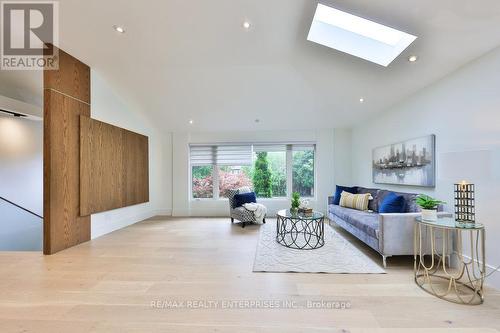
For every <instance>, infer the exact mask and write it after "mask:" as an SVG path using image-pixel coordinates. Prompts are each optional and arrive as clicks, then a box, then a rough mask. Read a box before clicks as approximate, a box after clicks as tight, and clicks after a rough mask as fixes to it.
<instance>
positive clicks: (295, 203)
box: [290, 192, 300, 214]
mask: <svg viewBox="0 0 500 333" xmlns="http://www.w3.org/2000/svg"><path fill="white" fill-rule="evenodd" d="M299 207H300V194H299V192H293V193H292V208H290V212H291V213H292V214H296V213H297V212H298V211H299Z"/></svg>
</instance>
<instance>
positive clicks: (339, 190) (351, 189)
mask: <svg viewBox="0 0 500 333" xmlns="http://www.w3.org/2000/svg"><path fill="white" fill-rule="evenodd" d="M344 191H345V192H348V193H352V194H356V193H357V192H358V188H357V187H347V186H340V185H337V187H336V188H335V194H334V196H333V204H334V205H338V204H340V197H341V195H342V192H344Z"/></svg>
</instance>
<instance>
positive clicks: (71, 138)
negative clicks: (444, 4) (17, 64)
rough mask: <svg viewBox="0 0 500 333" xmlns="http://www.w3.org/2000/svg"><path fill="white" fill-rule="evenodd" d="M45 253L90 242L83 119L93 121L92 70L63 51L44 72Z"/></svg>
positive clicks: (60, 51)
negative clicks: (84, 206)
mask: <svg viewBox="0 0 500 333" xmlns="http://www.w3.org/2000/svg"><path fill="white" fill-rule="evenodd" d="M43 112H44V153H43V155H44V156H43V162H44V166H43V169H44V195H43V197H44V198H43V200H44V253H45V254H53V253H55V252H58V251H61V250H64V249H66V248H69V247H72V246H74V245H77V244H80V243H83V242H86V241H88V240H90V217H89V216H87V217H80V116H81V115H83V116H87V117H89V116H90V68H89V67H88V66H87V65H85V64H84V63H82V62H80V61H79V60H77V59H75V58H73V57H72V56H70V55H69V54H67V53H65V52H63V51H62V50H59V70H45V71H44V110H43Z"/></svg>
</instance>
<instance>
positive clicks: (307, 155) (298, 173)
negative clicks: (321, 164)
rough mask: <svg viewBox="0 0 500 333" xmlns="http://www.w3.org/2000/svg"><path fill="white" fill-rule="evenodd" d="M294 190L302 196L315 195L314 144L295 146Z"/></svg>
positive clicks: (293, 149) (293, 154)
mask: <svg viewBox="0 0 500 333" xmlns="http://www.w3.org/2000/svg"><path fill="white" fill-rule="evenodd" d="M292 160H293V162H292V163H293V171H292V172H293V175H292V184H293V186H292V187H293V192H298V193H299V194H300V196H301V197H313V196H314V146H293V148H292Z"/></svg>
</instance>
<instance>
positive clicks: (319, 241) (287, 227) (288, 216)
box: [276, 209, 325, 250]
mask: <svg viewBox="0 0 500 333" xmlns="http://www.w3.org/2000/svg"><path fill="white" fill-rule="evenodd" d="M324 219H325V216H324V215H323V214H322V213H319V212H312V213H305V214H303V213H292V212H290V210H288V209H284V210H280V211H279V212H278V214H277V220H276V241H277V242H278V243H280V244H281V245H283V246H286V247H288V248H292V249H297V250H314V249H319V248H320V247H322V246H323V245H325V224H324Z"/></svg>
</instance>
